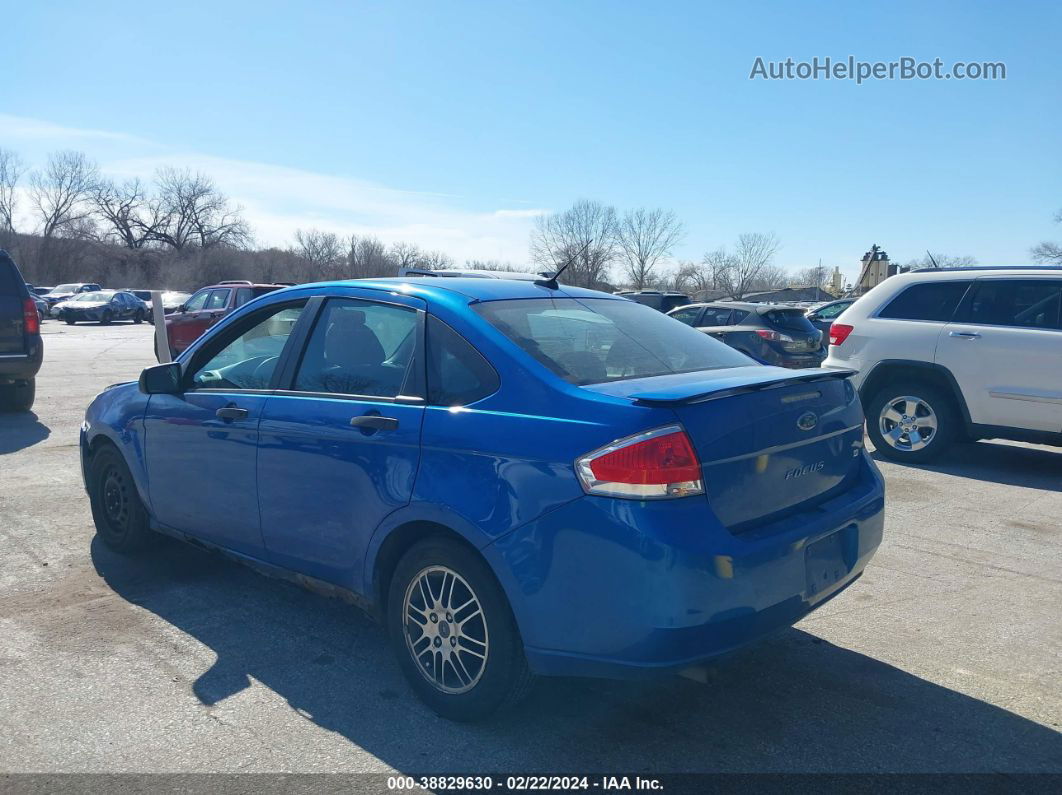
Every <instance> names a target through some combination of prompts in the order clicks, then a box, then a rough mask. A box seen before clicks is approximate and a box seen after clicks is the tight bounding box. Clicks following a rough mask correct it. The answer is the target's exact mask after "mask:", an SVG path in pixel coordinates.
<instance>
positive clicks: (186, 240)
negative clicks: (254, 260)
mask: <svg viewBox="0 0 1062 795" xmlns="http://www.w3.org/2000/svg"><path fill="white" fill-rule="evenodd" d="M156 182H157V187H158V197H157V198H156V199H155V203H154V205H153V211H154V213H155V214H156V215H157V216H158V218H159V219H160V224H159V227H158V228H157V229H156V230H154V231H153V232H152V233H151V235H150V237H151V239H152V240H157V241H159V242H160V243H164V244H166V245H168V246H170V247H171V248H173V249H176V250H177V251H180V250H182V249H185V248H189V247H196V248H201V249H206V248H211V247H213V246H229V247H233V248H239V247H240V246H243V245H246V244H247V243H248V242H249V241H250V237H251V235H250V230H249V229H248V227H247V224H246V223H245V222H244V220H243V218H242V217H241V215H240V212H241V211H240V208H239V207H233V206H232V205H231V204H230V203H229V200H228V198H227V197H226V196H225V195H224V194H223V193H222V192H221V191H219V190H218V188H217V186H216V185H215V184H214V181H213V180H212V179H210V178H209V177H207V176H206V175H204V174H200V173H193V172H191V171H189V170H187V169H175V168H161V169H159V171H158V173H157V176H156Z"/></svg>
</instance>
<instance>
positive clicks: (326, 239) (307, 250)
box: [295, 229, 344, 269]
mask: <svg viewBox="0 0 1062 795" xmlns="http://www.w3.org/2000/svg"><path fill="white" fill-rule="evenodd" d="M295 253H296V254H298V255H299V256H300V257H302V258H303V259H304V260H306V261H307V262H309V263H311V264H312V265H317V266H319V267H322V268H326V269H327V268H335V267H336V266H337V265H339V263H341V262H343V260H344V253H343V244H342V243H340V242H339V236H338V235H336V234H335V233H334V232H323V231H321V230H320V229H296V230H295Z"/></svg>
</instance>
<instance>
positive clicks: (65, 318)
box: [60, 314, 77, 326]
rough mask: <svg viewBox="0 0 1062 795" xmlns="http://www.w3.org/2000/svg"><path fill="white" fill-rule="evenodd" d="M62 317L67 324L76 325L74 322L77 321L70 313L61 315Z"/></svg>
mask: <svg viewBox="0 0 1062 795" xmlns="http://www.w3.org/2000/svg"><path fill="white" fill-rule="evenodd" d="M60 317H61V318H62V319H63V320H64V321H65V322H66V325H68V326H72V325H74V323H76V322H77V321H75V320H74V319H73V318H72V317H70V315H67V314H63V315H60Z"/></svg>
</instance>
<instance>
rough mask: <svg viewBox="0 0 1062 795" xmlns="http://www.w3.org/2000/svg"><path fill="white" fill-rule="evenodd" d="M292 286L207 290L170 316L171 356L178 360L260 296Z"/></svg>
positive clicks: (222, 286)
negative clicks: (227, 316)
mask: <svg viewBox="0 0 1062 795" xmlns="http://www.w3.org/2000/svg"><path fill="white" fill-rule="evenodd" d="M287 286H290V285H289V284H283V283H278V284H253V283H251V282H240V281H235V282H218V283H217V284H215V285H211V286H210V287H203V288H202V289H200V290H198V291H197V292H195V293H194V294H193V295H192V297H191V298H189V299H188V300H187V301H185V302H184V304H183V305H182V306H181V307H180V308H179V309H178V310H177V311H176V312H174V313H173V314H172V315H167V316H166V334H167V336H168V337H169V340H170V353H171V355H172V356H176V355H177V354H179V353H180V352H181V351H183V350H184V349H185V348H187V347H188V346H189V345H191V344H192V343H193V342H195V340H196V339H197V338H198V337H199V335H200V334H202V333H203V332H204V331H206V330H207V329H208V328H210V327H211V326H213V325H214V324H215V323H217V322H218V321H219V320H221V318H223V317H225V315H227V314H228V313H229V312H231V311H232V310H234V309H237V308H238V307H241V306H243V305H244V304H246V303H247V302H248V301H252V300H254V299H255V298H257V297H258V296H260V295H265V294H266V293H271V292H273V291H274V290H279V289H280V288H281V287H287Z"/></svg>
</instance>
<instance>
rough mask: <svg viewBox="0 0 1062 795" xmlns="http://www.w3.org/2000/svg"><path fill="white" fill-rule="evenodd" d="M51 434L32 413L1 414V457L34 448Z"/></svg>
mask: <svg viewBox="0 0 1062 795" xmlns="http://www.w3.org/2000/svg"><path fill="white" fill-rule="evenodd" d="M51 432H52V431H51V429H50V428H49V427H48V426H47V425H45V424H44V423H42V422H41V421H40V420H39V419H38V417H37V415H36V414H34V413H33V412H32V411H23V412H15V413H10V414H8V413H0V455H4V454H6V453H15V452H18V451H19V450H22V449H24V448H26V447H32V446H33V445H35V444H37V443H38V442H43V441H44V440H45V439H47V438H48V436H49V435H50V434H51Z"/></svg>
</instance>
